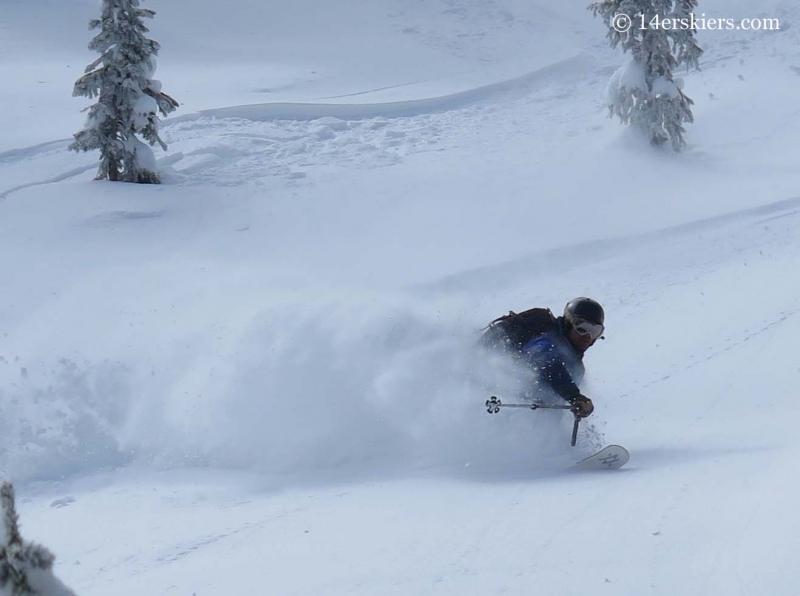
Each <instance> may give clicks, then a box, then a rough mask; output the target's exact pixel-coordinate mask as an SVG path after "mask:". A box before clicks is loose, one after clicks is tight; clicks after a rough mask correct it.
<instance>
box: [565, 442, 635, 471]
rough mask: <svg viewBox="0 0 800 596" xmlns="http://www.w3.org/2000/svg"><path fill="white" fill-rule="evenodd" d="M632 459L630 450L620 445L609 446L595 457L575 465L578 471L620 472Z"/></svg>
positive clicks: (592, 456)
mask: <svg viewBox="0 0 800 596" xmlns="http://www.w3.org/2000/svg"><path fill="white" fill-rule="evenodd" d="M630 458H631V456H630V454H629V453H628V450H627V449H625V447H622V446H620V445H609V446H608V447H604V448H603V449H601V450H600V451H598V452H597V453H595V454H594V455H590V456H589V457H587V458H585V459H582V460H581V461H579V462H577V463H575V464H573V466H572V467H573V468H575V469H577V470H618V469H619V468H621V467H622V466H624V465H625V464H627V463H628V460H629V459H630Z"/></svg>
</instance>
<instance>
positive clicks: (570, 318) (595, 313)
mask: <svg viewBox="0 0 800 596" xmlns="http://www.w3.org/2000/svg"><path fill="white" fill-rule="evenodd" d="M575 317H580V318H581V319H586V320H587V321H591V322H592V323H595V324H597V325H601V326H602V325H605V320H606V314H605V312H603V307H602V306H600V303H599V302H597V301H596V300H592V299H591V298H586V297H583V296H581V297H580V298H573V299H572V300H570V301H569V302H567V305H566V306H565V307H564V320H565V321H566V322H567V323H569V325H570V326H572V325H573V324H574V323H573V322H574V320H575Z"/></svg>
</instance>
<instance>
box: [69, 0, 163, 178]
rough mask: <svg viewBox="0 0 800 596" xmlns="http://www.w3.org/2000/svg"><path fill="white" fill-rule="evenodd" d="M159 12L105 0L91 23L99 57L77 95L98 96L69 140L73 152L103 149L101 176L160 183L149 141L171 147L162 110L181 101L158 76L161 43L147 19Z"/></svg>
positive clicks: (128, 0) (135, 1) (131, 0)
mask: <svg viewBox="0 0 800 596" xmlns="http://www.w3.org/2000/svg"><path fill="white" fill-rule="evenodd" d="M153 15H155V12H154V11H152V10H149V9H145V8H139V0H102V15H101V17H100V18H99V19H94V20H92V21H90V22H89V28H90V29H99V30H100V32H99V33H98V34H97V35H96V36H95V37H94V39H92V41H91V42H90V43H89V49H90V50H95V51H97V52H99V53H100V57H99V58H98V59H97V60H95V61H94V62H92V63H91V64H90V65H89V66H87V67H86V71H85V72H86V74H84V76H82V77H81V78H80V79H78V80H77V81H76V82H75V88H74V90H73V96H84V97H89V98H92V99H94V98H97V103H95V104H94V105H92V106H90V107H89V108H88V112H89V113H88V117H87V119H86V124H85V127H84V129H83V130H81V131H80V132H78V133H76V134H75V135H74V137H75V141H73V142H72V144H70V147H69V148H70V149H72V150H74V151H92V150H95V149H99V150H100V166H99V168H98V172H97V177H96V179H97V180H112V181H117V180H121V181H125V182H139V183H158V182H160V180H159V178H158V173H157V171H156V163H155V157H154V155H153V152H152V150H151V149H150V147H148V145H146V144H145V143H143V142H142V141H140V140H139V138H138V137H137V135H138V136H141V137H142V138H143V139H144V140H145V141H147V143H149V145H150V146H153V145H155V144H156V143H158V144H159V145H160V146H161V147H162V149H164V150H166V149H167V146H166V144H165V143H164V141H162V140H161V138H160V137H159V135H158V124H159V118H158V112H160V113H161V114H162V115H164V116H166V115H167V114H169V113H170V112H172V111H174V110H175V109H176V108H177V107H178V102H177V101H175V100H174V99H173V98H172V97H170V96H169V95H167V94H166V93H164V92H163V91H162V90H161V83H160V82H159V81H157V80H155V79H153V78H152V77H153V74H154V73H155V69H156V62H155V56H156V55H157V54H158V50H159V48H160V46H159V44H158V42H156V41H153V40H152V39H148V38H147V37H146V36H145V34H146V33H148V31H149V30H148V29H147V27H145V25H144V23H143V20H142V19H144V18H152V17H153Z"/></svg>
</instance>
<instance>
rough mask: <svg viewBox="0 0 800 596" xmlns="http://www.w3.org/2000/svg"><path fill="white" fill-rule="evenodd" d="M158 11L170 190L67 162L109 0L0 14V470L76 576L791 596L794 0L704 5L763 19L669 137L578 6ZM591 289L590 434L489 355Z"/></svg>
mask: <svg viewBox="0 0 800 596" xmlns="http://www.w3.org/2000/svg"><path fill="white" fill-rule="evenodd" d="M145 4H146V5H148V6H149V7H150V8H153V9H155V10H156V11H157V12H158V14H157V15H156V18H155V19H154V21H153V22H152V32H153V37H154V38H156V39H157V40H158V41H160V42H161V43H162V46H163V49H162V52H161V60H160V62H161V63H160V66H159V71H158V76H159V77H160V78H161V79H162V80H163V82H164V89H165V90H166V91H167V92H169V93H171V94H173V95H174V96H175V97H176V98H177V99H178V100H180V101H181V102H182V103H184V105H183V106H182V108H181V110H180V111H179V112H178V114H177V116H176V117H175V118H170V119H168V120H167V121H166V122H165V123H164V127H163V131H164V135H163V136H164V137H165V139H166V140H167V142H168V143H169V146H170V147H169V151H168V152H167V153H166V154H161V155H159V157H160V158H161V164H162V168H163V169H164V170H165V171H166V182H167V183H166V184H163V185H161V186H158V187H139V186H128V185H119V184H109V183H99V182H92V181H91V178H92V176H93V173H94V166H95V159H96V156H93V155H76V154H72V153H69V152H68V151H67V150H66V145H67V144H68V141H67V140H65V139H66V138H67V137H68V136H69V134H70V133H72V132H74V131H76V130H77V129H79V128H80V125H81V115H80V113H79V110H80V109H81V107H84V105H85V103H83V102H82V100H78V99H73V98H71V97H70V88H71V84H72V82H73V81H74V79H75V78H76V77H77V76H78V74H79V73H80V72H81V69H82V68H83V66H84V65H85V64H86V63H88V62H89V61H90V60H91V58H92V57H91V55H90V54H89V53H88V52H86V51H85V45H86V43H87V41H88V39H89V33H88V32H86V31H85V23H86V22H87V21H88V19H89V18H91V17H93V16H95V12H96V10H97V7H96V2H94V1H92V2H89V1H88V0H85V1H84V0H80V1H79V0H70V2H45V1H43V0H38V1H35V2H34V1H28V2H24V3H23V2H9V3H8V6H6V7H4V10H5V12H4V19H5V20H4V23H3V26H2V28H0V49H2V50H3V52H2V56H1V57H0V75H2V76H3V79H4V80H7V81H14V82H15V83H16V84H15V85H13V86H10V85H9V86H5V87H3V88H2V89H0V98H2V101H3V105H4V106H5V108H6V109H4V110H2V113H1V114H0V126H1V127H2V129H3V131H4V133H5V134H4V135H3V139H2V145H0V151H2V152H0V197H1V198H0V274H2V279H3V280H5V282H6V283H5V284H4V287H3V291H2V292H0V357H1V359H0V379H2V381H1V382H0V409H1V411H2V416H0V470H3V471H4V472H5V473H6V475H7V476H9V477H10V478H11V479H13V480H15V481H16V482H17V485H18V493H19V494H20V496H22V497H24V499H23V502H22V503H21V504H20V510H21V513H22V522H23V527H24V531H25V533H26V535H28V536H29V537H31V538H35V539H36V540H39V541H42V542H44V543H45V544H46V545H48V546H50V547H51V548H52V549H53V550H54V551H55V552H56V554H57V555H58V556H59V560H60V563H59V565H58V567H57V573H58V574H59V576H60V577H61V578H62V579H64V580H65V581H66V583H68V584H69V585H70V586H71V587H73V588H74V589H75V590H76V592H77V593H78V594H82V595H91V594H94V593H97V594H100V593H103V594H109V593H112V594H117V593H118V594H130V593H133V592H135V591H140V592H149V593H150V592H158V593H163V592H168V591H173V592H176V593H195V594H201V593H203V594H218V593H222V592H228V591H231V589H232V588H233V589H234V590H237V591H242V592H245V591H259V592H265V593H275V594H322V593H324V594H331V595H335V594H345V593H347V594H371V595H372V594H382V593H401V594H420V593H430V594H451V593H452V594H487V593H490V594H493V593H510V594H530V593H531V592H532V591H538V592H542V593H547V594H586V593H595V592H598V593H599V592H604V593H609V594H639V593H650V592H652V593H664V594H671V593H686V594H745V593H769V594H791V593H793V591H794V585H795V584H796V583H797V580H798V579H800V577H798V575H800V574H798V572H797V571H796V569H795V567H794V565H793V564H792V559H791V553H792V552H793V550H794V548H793V547H795V546H796V543H797V537H796V536H797V535H798V529H800V528H798V523H800V522H798V517H797V516H796V515H795V514H794V508H793V506H792V505H793V503H792V502H791V499H792V496H793V493H794V490H795V489H796V484H797V481H796V480H795V479H794V477H793V475H792V474H791V470H792V469H793V460H794V459H795V457H797V455H798V451H799V450H800V444H798V439H797V438H796V433H794V414H795V413H796V410H797V409H798V408H800V406H798V405H797V402H796V400H794V399H793V393H795V392H796V389H797V386H798V381H800V369H799V368H798V366H797V362H796V358H794V356H793V345H792V344H793V338H794V337H795V336H796V335H797V332H798V331H800V314H798V311H800V284H799V283H798V282H797V274H796V271H797V270H798V264H799V263H800V241H798V234H797V230H798V217H799V215H798V214H800V190H799V189H800V170H798V168H797V165H796V164H797V150H796V149H795V143H796V139H797V138H798V136H799V134H800V125H799V124H798V122H800V121H799V120H798V119H797V117H796V116H797V111H798V108H797V105H796V102H794V101H792V99H791V98H792V97H794V96H795V95H796V94H797V93H798V91H800V77H798V74H797V73H798V72H799V71H800V49H798V48H800V45H799V44H798V42H800V39H798V31H800V29H798V28H797V27H796V26H793V25H796V24H797V22H798V17H799V16H800V14H798V13H799V12H800V10H798V8H797V7H796V6H794V4H793V3H790V2H779V1H773V2H768V3H753V2H746V1H740V2H725V3H723V2H721V1H718V2H706V3H704V6H703V7H702V10H703V11H705V13H707V14H708V15H709V16H710V15H714V16H718V17H731V18H737V19H738V18H743V17H758V16H767V17H776V18H780V19H781V23H782V30H781V31H780V32H761V33H745V32H742V31H731V32H719V31H705V32H702V33H701V37H700V39H701V43H702V44H703V46H704V49H705V50H706V53H705V56H704V61H703V63H702V67H703V68H702V70H701V72H699V73H697V72H690V73H686V74H685V75H683V76H684V78H685V80H686V87H685V90H686V92H687V93H688V94H689V95H690V96H691V97H692V98H693V99H694V100H695V102H696V103H695V106H694V113H695V117H696V123H695V124H694V125H692V126H690V127H689V131H688V136H687V138H688V141H689V146H688V147H687V149H686V151H684V152H683V153H682V154H679V155H672V154H667V153H660V152H654V151H653V150H652V149H650V148H649V147H647V145H646V144H645V143H642V142H641V141H640V140H639V139H638V138H637V137H636V135H635V134H632V133H631V132H630V131H625V130H623V129H621V128H620V127H619V126H618V124H617V123H616V122H613V121H610V120H608V119H607V118H606V115H605V109H604V105H603V92H604V87H605V83H606V81H607V80H608V78H609V77H610V75H611V74H612V73H613V71H614V69H615V68H616V66H617V65H618V64H620V62H621V57H620V56H619V55H618V54H617V53H615V52H613V51H611V50H609V49H608V48H606V47H605V42H604V31H603V28H602V25H601V24H600V23H599V22H595V21H594V20H593V19H592V17H591V14H590V13H589V12H588V11H586V10H585V7H584V6H582V5H577V4H576V5H574V6H573V5H570V6H559V7H553V6H551V3H544V2H529V1H523V0H461V1H458V2H455V1H451V0H435V1H431V2H424V3H421V2H416V1H411V0H380V1H374V0H373V1H370V2H368V1H366V0H364V1H353V2H338V3H333V2H322V1H320V0H303V1H301V2H293V3H279V2H256V1H255V0H238V1H237V2H235V3H232V4H233V5H232V6H226V5H220V4H218V3H210V2H193V3H191V4H190V3H187V2H183V1H176V2H169V3H167V2H165V3H160V2H155V1H151V2H146V3H145ZM67 65H69V68H67ZM39 81H42V82H41V83H40V82H39ZM582 294H586V295H591V296H594V297H596V298H598V299H599V300H600V301H601V302H602V303H603V304H604V305H605V306H606V310H607V313H608V315H607V316H608V325H607V326H608V333H607V338H608V339H607V340H606V341H605V342H600V343H599V345H598V346H596V347H594V348H593V349H592V350H591V351H590V352H589V353H588V355H587V365H588V367H589V378H588V382H587V387H586V393H587V394H589V395H590V396H592V397H593V398H594V399H595V403H596V405H597V411H596V414H595V415H594V416H593V417H592V418H591V419H590V423H589V422H587V423H585V424H584V428H583V432H582V434H581V441H580V445H579V447H578V448H577V449H572V448H570V447H568V432H569V421H568V420H565V419H562V418H561V417H560V416H559V415H553V416H551V415H549V414H551V413H549V412H536V413H531V412H525V411H523V412H511V413H509V412H503V413H501V414H500V415H497V416H489V415H487V414H486V412H485V411H484V409H483V408H482V404H483V401H484V400H485V399H486V397H487V396H488V395H489V394H491V393H493V392H496V393H497V394H499V395H503V396H505V395H513V392H514V389H515V387H516V386H517V384H518V383H519V382H520V379H519V378H518V376H517V374H516V371H514V370H512V369H510V368H509V367H508V365H507V364H505V363H502V362H496V361H486V359H485V358H484V357H483V356H482V355H480V354H477V353H476V352H475V350H474V341H475V336H476V333H477V330H478V329H479V328H480V327H481V326H483V325H484V324H485V323H486V321H487V320H490V319H491V318H493V317H495V316H497V315H499V314H502V313H503V312H505V311H507V310H508V309H515V310H519V309H522V308H525V307H529V306H534V305H546V306H550V307H552V308H554V309H558V308H560V307H561V305H562V304H563V303H564V302H566V301H567V300H568V299H569V298H572V297H573V296H576V295H582ZM599 442H605V443H609V442H618V443H621V444H623V445H625V446H626V447H628V448H629V450H630V451H631V454H632V459H631V462H630V464H629V465H628V466H627V467H626V468H625V469H623V470H621V471H620V472H619V473H614V474H602V475H586V474H583V475H580V474H576V473H570V472H567V471H565V470H566V468H567V466H568V462H570V461H572V460H574V459H575V458H576V457H577V456H578V455H577V454H579V453H585V452H587V451H588V450H590V449H591V448H592V447H593V446H594V445H595V444H597V443H599ZM311 570H313V573H310V572H309V571H311Z"/></svg>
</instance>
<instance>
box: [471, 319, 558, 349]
mask: <svg viewBox="0 0 800 596" xmlns="http://www.w3.org/2000/svg"><path fill="white" fill-rule="evenodd" d="M558 329H559V326H558V319H556V317H555V316H553V313H552V312H551V311H550V309H549V308H531V309H530V310H526V311H523V312H521V313H515V312H514V311H508V314H507V315H503V316H502V317H498V318H496V319H495V320H494V321H492V322H491V323H489V325H487V326H486V327H485V329H484V332H483V335H482V336H481V339H480V344H481V345H482V346H484V347H486V348H490V349H497V348H503V349H506V350H510V351H514V352H518V351H520V350H521V349H522V347H523V346H524V345H525V344H526V343H528V342H529V341H530V340H531V339H533V338H534V337H536V336H538V335H542V334H544V333H548V332H550V331H558Z"/></svg>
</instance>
